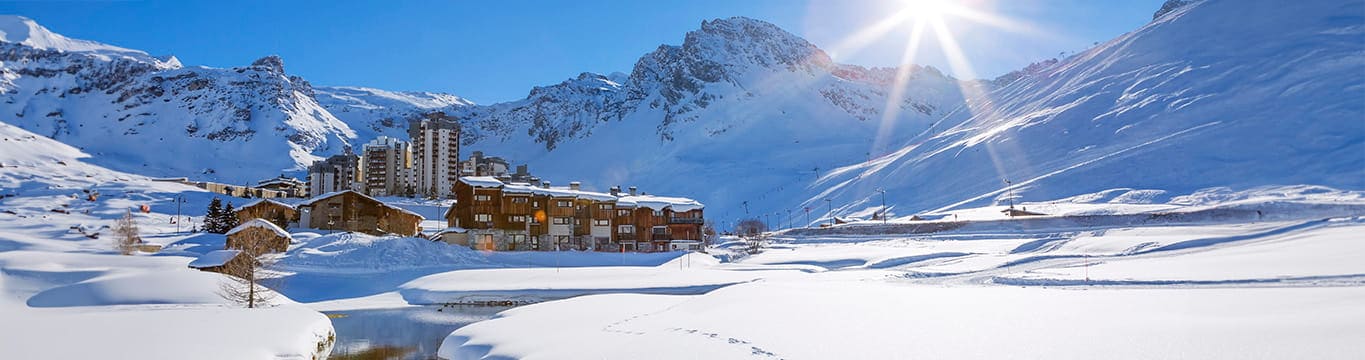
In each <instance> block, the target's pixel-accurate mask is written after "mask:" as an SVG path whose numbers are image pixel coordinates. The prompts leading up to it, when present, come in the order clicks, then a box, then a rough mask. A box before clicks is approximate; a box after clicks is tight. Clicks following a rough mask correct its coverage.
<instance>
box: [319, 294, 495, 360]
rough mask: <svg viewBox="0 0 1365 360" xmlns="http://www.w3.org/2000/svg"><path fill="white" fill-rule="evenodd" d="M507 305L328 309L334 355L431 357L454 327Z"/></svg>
mask: <svg viewBox="0 0 1365 360" xmlns="http://www.w3.org/2000/svg"><path fill="white" fill-rule="evenodd" d="M509 308H510V307H506V306H446V307H442V306H414V307H404V308H395V309H366V310H354V311H336V312H327V315H328V317H331V318H332V326H333V327H334V328H336V334H337V342H336V346H335V347H334V348H333V349H332V357H331V359H431V358H434V356H435V355H436V350H437V349H438V348H440V347H441V340H443V339H445V337H446V335H450V332H451V331H455V329H459V328H461V327H464V326H465V325H469V324H471V323H474V322H476V321H481V320H486V319H489V318H492V317H493V315H495V314H497V313H498V312H500V311H503V310H507V309H509Z"/></svg>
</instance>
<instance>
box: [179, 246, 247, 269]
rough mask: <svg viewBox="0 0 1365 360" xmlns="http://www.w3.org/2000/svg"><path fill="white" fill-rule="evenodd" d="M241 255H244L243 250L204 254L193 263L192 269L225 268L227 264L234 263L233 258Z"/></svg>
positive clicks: (215, 251) (191, 263)
mask: <svg viewBox="0 0 1365 360" xmlns="http://www.w3.org/2000/svg"><path fill="white" fill-rule="evenodd" d="M241 253H242V251H241V250H214V251H210V252H208V253H207V254H204V255H202V256H199V258H197V259H194V261H191V262H190V267H192V268H195V269H201V268H206V267H214V266H223V265H224V264H227V263H228V261H232V258H235V257H237V254H241Z"/></svg>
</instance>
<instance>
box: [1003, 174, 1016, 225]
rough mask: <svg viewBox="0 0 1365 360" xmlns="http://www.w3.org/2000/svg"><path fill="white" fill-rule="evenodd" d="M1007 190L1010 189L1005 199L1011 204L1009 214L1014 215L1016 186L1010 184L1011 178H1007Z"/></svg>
mask: <svg viewBox="0 0 1365 360" xmlns="http://www.w3.org/2000/svg"><path fill="white" fill-rule="evenodd" d="M1005 190H1006V191H1008V194H1007V195H1006V197H1005V201H1006V202H1007V203H1008V204H1010V209H1009V210H1010V211H1009V215H1010V217H1014V186H1011V185H1010V179H1005Z"/></svg>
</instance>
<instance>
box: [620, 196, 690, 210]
mask: <svg viewBox="0 0 1365 360" xmlns="http://www.w3.org/2000/svg"><path fill="white" fill-rule="evenodd" d="M617 203H618V204H619V203H626V204H632V205H635V206H638V207H642V208H648V209H653V210H664V209H673V211H675V212H688V211H692V210H700V209H702V208H704V207H705V206H704V205H702V203H700V202H697V201H696V200H692V199H688V198H681V197H664V196H654V195H629V196H622V197H621V198H620V199H619V200H617Z"/></svg>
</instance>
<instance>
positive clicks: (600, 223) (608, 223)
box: [592, 219, 611, 226]
mask: <svg viewBox="0 0 1365 360" xmlns="http://www.w3.org/2000/svg"><path fill="white" fill-rule="evenodd" d="M592 226H611V220H602V219H598V220H593V221H592Z"/></svg>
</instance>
